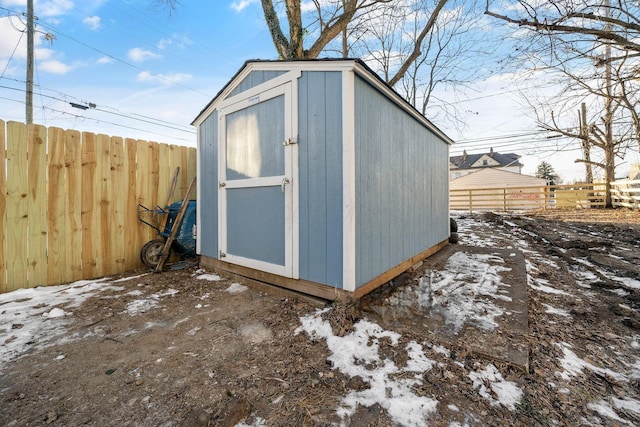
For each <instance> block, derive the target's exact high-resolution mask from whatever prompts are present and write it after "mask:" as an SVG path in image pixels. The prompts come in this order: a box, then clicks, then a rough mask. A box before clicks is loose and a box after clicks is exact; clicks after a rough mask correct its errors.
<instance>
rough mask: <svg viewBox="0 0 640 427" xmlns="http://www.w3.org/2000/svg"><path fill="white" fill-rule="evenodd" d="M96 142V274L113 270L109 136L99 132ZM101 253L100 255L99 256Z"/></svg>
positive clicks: (104, 273)
mask: <svg viewBox="0 0 640 427" xmlns="http://www.w3.org/2000/svg"><path fill="white" fill-rule="evenodd" d="M96 143H97V153H98V159H97V161H98V162H97V167H96V175H97V176H98V191H99V193H98V194H99V196H98V197H97V199H96V205H95V206H96V210H97V211H98V212H99V218H100V221H99V222H100V225H99V228H98V233H97V234H96V235H97V236H99V237H98V244H97V246H96V254H97V256H96V260H97V264H96V270H97V273H98V276H104V275H107V274H112V273H113V272H114V271H113V269H114V260H113V258H112V256H113V251H112V246H113V241H112V234H111V228H112V227H111V218H110V213H111V209H112V208H113V206H112V193H111V182H110V178H111V138H109V136H107V135H104V134H100V135H98V137H97V140H96ZM100 254H102V256H100Z"/></svg>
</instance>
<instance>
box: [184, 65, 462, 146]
mask: <svg viewBox="0 0 640 427" xmlns="http://www.w3.org/2000/svg"><path fill="white" fill-rule="evenodd" d="M265 68H268V69H276V68H277V69H293V68H298V69H310V70H318V69H327V70H337V69H342V68H349V69H352V70H353V71H355V72H356V73H357V74H358V75H360V76H361V77H363V78H365V79H366V80H367V81H368V82H369V83H370V84H372V85H374V86H376V87H378V88H379V89H381V90H382V91H383V92H384V93H385V94H386V95H387V96H388V97H389V99H391V100H392V101H393V102H394V103H395V104H396V105H398V106H399V107H401V108H402V109H403V110H405V111H406V112H407V113H409V114H410V115H412V116H413V117H414V118H416V119H417V120H418V121H420V122H422V123H423V124H425V125H426V126H427V127H428V128H430V129H431V130H432V131H434V132H435V133H436V134H438V135H439V136H440V137H441V138H442V140H443V141H444V142H446V143H447V144H453V143H454V141H453V140H452V139H451V138H450V137H449V136H447V135H446V134H445V133H444V132H443V131H442V130H441V129H440V128H438V127H437V126H436V125H434V124H433V123H432V122H431V121H430V120H429V119H427V118H426V117H425V116H424V115H423V114H422V113H421V112H420V111H418V110H417V109H416V108H415V107H414V106H413V105H411V104H410V103H409V102H407V101H406V100H405V99H404V98H403V97H402V96H400V94H398V92H396V91H395V90H394V89H393V88H392V87H391V86H389V85H388V84H387V83H386V82H385V81H384V80H382V78H380V76H378V74H376V73H375V72H374V71H373V70H372V69H371V68H369V66H368V65H367V64H366V63H365V62H364V61H362V60H360V59H356V58H321V59H295V60H261V59H250V60H247V61H246V62H245V63H244V64H243V65H242V67H240V69H239V70H238V71H237V72H236V74H235V75H234V76H233V77H232V78H231V80H229V81H228V82H227V83H226V85H225V86H224V87H223V88H222V89H220V91H219V92H218V93H217V94H216V96H214V97H213V99H212V100H211V101H210V102H209V103H208V104H207V105H206V106H205V107H204V108H203V109H202V110H201V111H200V113H199V114H198V115H197V116H196V118H195V119H194V120H193V122H192V123H191V124H192V125H197V124H198V123H199V122H200V121H201V120H202V119H203V117H204V116H206V115H207V113H208V112H210V111H211V110H212V108H213V107H214V106H215V104H216V102H217V101H218V100H220V99H221V98H224V96H226V95H228V93H229V92H230V91H231V89H232V88H233V85H234V83H236V81H237V80H240V79H241V76H242V75H243V73H246V72H247V70H251V69H265Z"/></svg>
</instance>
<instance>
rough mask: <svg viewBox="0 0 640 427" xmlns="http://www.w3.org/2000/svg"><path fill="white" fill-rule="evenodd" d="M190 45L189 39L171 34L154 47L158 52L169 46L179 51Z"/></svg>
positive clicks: (191, 42)
mask: <svg viewBox="0 0 640 427" xmlns="http://www.w3.org/2000/svg"><path fill="white" fill-rule="evenodd" d="M190 44H193V41H192V40H191V39H190V38H189V37H187V36H185V35H181V34H176V33H173V34H172V35H171V37H169V38H167V39H161V40H160V41H159V42H158V44H157V45H156V47H157V48H158V49H160V50H163V49H166V48H168V47H169V46H175V47H177V48H179V49H184V48H186V47H187V46H189V45H190Z"/></svg>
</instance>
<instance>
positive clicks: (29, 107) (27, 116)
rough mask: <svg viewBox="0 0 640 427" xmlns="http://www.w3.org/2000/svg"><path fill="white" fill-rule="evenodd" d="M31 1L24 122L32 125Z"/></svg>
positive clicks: (29, 3)
mask: <svg viewBox="0 0 640 427" xmlns="http://www.w3.org/2000/svg"><path fill="white" fill-rule="evenodd" d="M33 21H34V15H33V0H27V89H26V102H25V104H26V111H25V121H26V123H27V124H28V125H30V124H31V123H33V34H34V32H35V29H34V22H33Z"/></svg>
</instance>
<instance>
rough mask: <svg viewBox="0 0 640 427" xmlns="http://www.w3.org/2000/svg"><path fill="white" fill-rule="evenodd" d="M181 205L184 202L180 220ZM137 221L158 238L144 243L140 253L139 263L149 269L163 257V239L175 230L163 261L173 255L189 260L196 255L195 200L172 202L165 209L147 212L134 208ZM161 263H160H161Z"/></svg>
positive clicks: (164, 240)
mask: <svg viewBox="0 0 640 427" xmlns="http://www.w3.org/2000/svg"><path fill="white" fill-rule="evenodd" d="M183 203H187V207H186V210H185V211H184V216H183V217H182V218H180V215H179V213H180V211H181V209H182V206H183ZM138 220H139V221H140V222H142V223H144V224H146V225H148V226H149V227H151V228H153V229H154V230H156V231H157V232H158V236H157V237H156V238H155V239H153V240H150V241H148V242H147V243H145V244H144V246H143V247H142V249H141V250H140V260H141V261H142V262H143V263H144V265H146V266H147V267H149V268H152V269H154V270H155V269H156V268H157V267H158V264H159V263H160V260H161V259H162V257H163V255H165V254H164V248H165V245H166V243H167V240H169V239H170V237H171V235H172V232H174V231H176V230H174V228H176V227H177V232H176V233H175V238H173V239H172V241H171V245H170V246H169V253H168V254H166V257H165V259H168V258H169V257H170V256H172V255H177V256H179V257H180V258H181V259H188V258H193V257H195V255H196V239H195V226H196V201H195V200H184V201H180V202H175V203H173V204H171V205H169V206H166V207H165V208H161V207H159V206H158V207H156V208H155V209H149V208H147V207H145V206H143V205H141V204H139V205H138ZM163 264H164V263H163Z"/></svg>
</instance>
